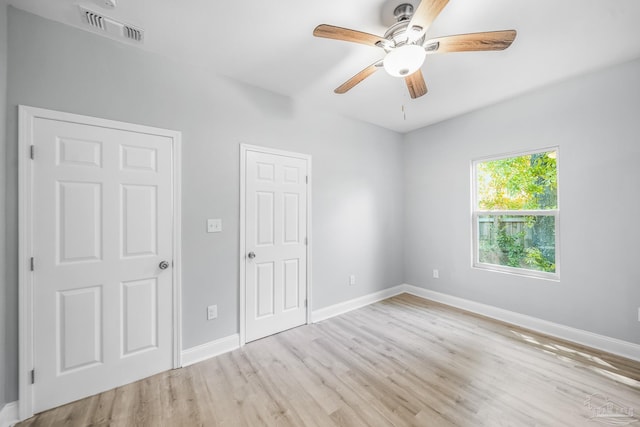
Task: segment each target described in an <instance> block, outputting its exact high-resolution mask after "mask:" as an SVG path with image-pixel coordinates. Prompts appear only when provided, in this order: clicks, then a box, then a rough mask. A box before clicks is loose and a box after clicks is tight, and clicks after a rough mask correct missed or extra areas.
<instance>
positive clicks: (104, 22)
mask: <svg viewBox="0 0 640 427" xmlns="http://www.w3.org/2000/svg"><path fill="white" fill-rule="evenodd" d="M80 13H81V15H82V20H83V22H84V23H85V24H88V25H89V26H90V27H92V28H95V29H98V30H101V31H103V32H105V33H107V34H109V35H111V36H114V37H116V38H121V39H126V40H130V41H133V42H136V43H142V42H144V30H142V29H140V28H137V27H134V26H133V25H128V24H123V23H122V22H118V21H116V20H115V19H111V18H108V17H106V16H103V15H100V14H99V13H96V12H94V11H92V10H89V9H87V8H85V7H82V6H80Z"/></svg>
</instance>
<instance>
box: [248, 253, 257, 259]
mask: <svg viewBox="0 0 640 427" xmlns="http://www.w3.org/2000/svg"><path fill="white" fill-rule="evenodd" d="M247 257H248V258H249V259H254V258H255V257H256V254H255V253H253V252H249V253H248V254H247Z"/></svg>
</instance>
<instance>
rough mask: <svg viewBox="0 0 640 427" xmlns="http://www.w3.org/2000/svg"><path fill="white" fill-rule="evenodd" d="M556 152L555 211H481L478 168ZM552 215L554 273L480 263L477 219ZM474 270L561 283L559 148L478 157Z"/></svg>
mask: <svg viewBox="0 0 640 427" xmlns="http://www.w3.org/2000/svg"><path fill="white" fill-rule="evenodd" d="M550 151H555V152H556V182H557V190H556V197H557V200H556V202H557V203H556V205H557V207H556V209H540V210H481V209H478V179H477V165H478V164H480V163H485V162H488V161H492V160H501V159H508V158H513V157H522V156H527V155H532V154H538V153H547V152H550ZM501 215H515V216H520V215H522V216H553V217H554V218H555V221H554V227H555V255H556V257H555V258H556V259H555V267H556V268H555V270H556V271H555V272H554V273H550V272H546V271H538V270H531V269H527V268H518V267H510V266H506V265H498V264H489V263H486V262H480V235H479V234H480V227H478V222H479V221H478V220H479V217H481V216H501ZM471 267H472V268H475V269H480V270H486V271H494V272H498V273H507V274H513V275H517V276H525V277H533V278H537V279H546V280H552V281H560V147H559V146H552V147H545V148H540V149H534V150H527V151H517V152H510V153H504V154H498V155H493V156H488V157H481V158H476V159H473V160H472V161H471Z"/></svg>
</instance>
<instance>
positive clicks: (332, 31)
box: [313, 24, 387, 47]
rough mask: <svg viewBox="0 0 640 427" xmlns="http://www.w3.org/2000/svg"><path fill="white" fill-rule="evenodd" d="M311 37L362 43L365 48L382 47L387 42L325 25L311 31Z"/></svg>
mask: <svg viewBox="0 0 640 427" xmlns="http://www.w3.org/2000/svg"><path fill="white" fill-rule="evenodd" d="M313 35H314V36H316V37H324V38H326V39H334V40H344V41H347V42H353V43H362V44H366V45H367V46H378V47H382V45H384V44H385V43H387V40H386V39H385V38H384V37H380V36H376V35H374V34H369V33H363V32H362V31H356V30H350V29H348V28H342V27H336V26H334V25H326V24H322V25H318V26H317V27H316V28H315V30H313Z"/></svg>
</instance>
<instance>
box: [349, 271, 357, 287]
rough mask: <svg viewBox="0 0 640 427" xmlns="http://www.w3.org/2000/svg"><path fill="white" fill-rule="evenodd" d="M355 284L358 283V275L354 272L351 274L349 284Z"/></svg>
mask: <svg viewBox="0 0 640 427" xmlns="http://www.w3.org/2000/svg"><path fill="white" fill-rule="evenodd" d="M355 284H356V275H355V274H352V275H350V276H349V285H350V286H353V285H355Z"/></svg>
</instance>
